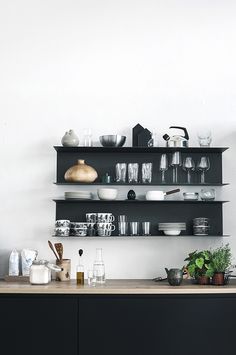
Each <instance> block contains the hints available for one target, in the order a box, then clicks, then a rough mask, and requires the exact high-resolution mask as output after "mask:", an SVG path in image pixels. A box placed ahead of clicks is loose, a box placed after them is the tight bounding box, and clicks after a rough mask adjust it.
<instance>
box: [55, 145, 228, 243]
mask: <svg viewBox="0 0 236 355" xmlns="http://www.w3.org/2000/svg"><path fill="white" fill-rule="evenodd" d="M54 148H55V150H56V152H57V175H56V182H55V184H57V185H66V186H68V185H71V186H73V185H75V186H77V187H78V186H86V189H88V187H89V186H93V185H94V186H96V185H98V186H100V185H104V184H103V183H102V182H101V178H102V176H103V175H104V174H105V173H107V172H108V173H109V174H110V175H112V176H114V175H115V165H116V163H118V162H126V163H129V162H137V163H139V164H140V165H141V164H142V163H143V162H152V163H153V180H152V183H151V184H137V185H134V184H132V185H131V184H128V183H127V184H116V183H113V184H109V186H110V185H113V186H114V185H116V186H117V187H118V186H129V188H131V187H132V186H134V187H135V186H143V187H147V186H162V187H167V186H177V185H179V186H199V187H204V186H219V187H220V186H224V185H227V184H226V183H223V182H222V153H223V152H224V151H225V150H227V149H228V148H201V147H200V148H198V147H193V148H191V147H190V148H178V149H175V148H165V147H160V148H145V147H144V148H143V147H124V148H123V147H122V148H103V147H72V148H67V147H54ZM174 151H180V152H181V154H182V158H183V159H184V157H186V156H192V157H193V159H194V161H195V162H197V161H198V160H199V159H200V157H201V156H203V155H207V156H208V157H209V159H210V163H211V168H210V170H209V171H207V172H206V184H204V185H203V184H200V183H199V176H198V174H196V173H195V174H193V181H192V184H187V183H186V172H185V171H183V170H182V169H179V184H173V183H172V181H171V179H172V169H171V168H169V169H168V171H167V172H166V181H167V183H166V184H161V174H160V172H159V163H160V157H161V154H163V153H166V154H171V153H173V152H174ZM78 159H84V160H85V161H86V162H87V163H88V164H89V165H91V166H93V167H94V168H95V169H96V170H97V172H98V179H97V181H96V182H95V183H93V184H81V183H67V182H66V181H65V180H64V174H65V172H66V170H67V169H68V168H70V167H71V166H72V165H75V164H76V162H77V160H78ZM104 186H107V185H104ZM152 189H153V187H152ZM54 201H55V203H56V219H69V220H71V221H85V214H86V213H89V212H111V213H113V214H114V215H115V216H118V215H121V214H125V215H127V216H128V219H129V221H150V222H151V235H152V236H151V237H152V238H153V237H162V236H161V235H158V234H159V233H158V231H157V224H158V223H159V222H186V231H185V232H182V233H181V236H179V237H178V238H182V237H183V238H184V237H195V238H200V237H198V236H193V231H192V220H193V219H194V218H196V217H207V218H209V219H210V224H211V228H210V235H209V236H207V237H213V238H214V237H215V238H219V237H220V238H222V237H224V233H223V204H224V203H225V202H227V201H217V200H214V201H200V200H199V201H184V200H168V199H166V200H164V201H146V200H135V201H130V200H114V201H101V200H65V199H64V198H58V199H54ZM115 224H116V223H115ZM116 234H117V225H116V230H115V231H114V232H113V235H112V238H121V237H118V236H116ZM57 238H63V237H57ZM64 238H67V239H68V238H70V237H64ZM71 238H81V237H71ZM83 238H84V237H83ZM86 238H87V239H91V238H94V237H86ZM95 238H101V237H95ZM104 238H106V239H107V238H111V237H104ZM126 238H134V237H129V236H127V237H126ZM137 238H141V237H137ZM142 238H149V237H142ZM164 238H170V237H164ZM204 238H206V237H204Z"/></svg>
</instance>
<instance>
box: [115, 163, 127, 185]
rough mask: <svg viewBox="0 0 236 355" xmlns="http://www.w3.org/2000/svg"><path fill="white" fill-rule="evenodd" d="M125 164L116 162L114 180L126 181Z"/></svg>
mask: <svg viewBox="0 0 236 355" xmlns="http://www.w3.org/2000/svg"><path fill="white" fill-rule="evenodd" d="M126 173H127V164H126V163H117V164H116V182H124V183H125V182H126Z"/></svg>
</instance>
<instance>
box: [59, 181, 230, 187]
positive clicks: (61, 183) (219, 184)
mask: <svg viewBox="0 0 236 355" xmlns="http://www.w3.org/2000/svg"><path fill="white" fill-rule="evenodd" d="M54 184H55V185H68V186H70V185H72V186H73V185H74V186H77V185H79V186H101V185H102V186H106V187H109V186H129V187H130V188H131V187H132V186H135V187H136V186H147V187H148V186H161V187H168V186H201V187H202V188H204V186H226V185H229V183H222V184H221V183H212V184H211V183H209V184H198V183H195V184H185V183H182V184H153V183H150V184H143V183H138V184H129V183H126V184H125V183H117V182H112V183H111V184H104V183H103V182H93V183H91V184H86V183H82V182H54Z"/></svg>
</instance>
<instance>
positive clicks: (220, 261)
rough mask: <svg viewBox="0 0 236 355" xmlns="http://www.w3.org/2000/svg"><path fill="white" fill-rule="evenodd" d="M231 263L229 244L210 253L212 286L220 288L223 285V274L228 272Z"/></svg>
mask: <svg viewBox="0 0 236 355" xmlns="http://www.w3.org/2000/svg"><path fill="white" fill-rule="evenodd" d="M231 263H232V253H231V249H230V246H229V244H226V245H222V246H221V247H219V248H217V249H215V250H214V251H213V252H212V261H211V268H212V269H213V276H212V284H213V285H216V286H222V285H224V284H225V272H226V271H228V269H229V267H230V266H231Z"/></svg>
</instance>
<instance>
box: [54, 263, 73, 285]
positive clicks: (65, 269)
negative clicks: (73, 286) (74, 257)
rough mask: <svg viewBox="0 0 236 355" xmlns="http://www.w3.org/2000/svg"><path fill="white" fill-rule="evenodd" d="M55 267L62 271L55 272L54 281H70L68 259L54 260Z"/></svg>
mask: <svg viewBox="0 0 236 355" xmlns="http://www.w3.org/2000/svg"><path fill="white" fill-rule="evenodd" d="M56 265H57V266H59V267H60V268H61V269H62V271H60V272H56V281H70V275H71V260H70V259H62V260H56Z"/></svg>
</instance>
